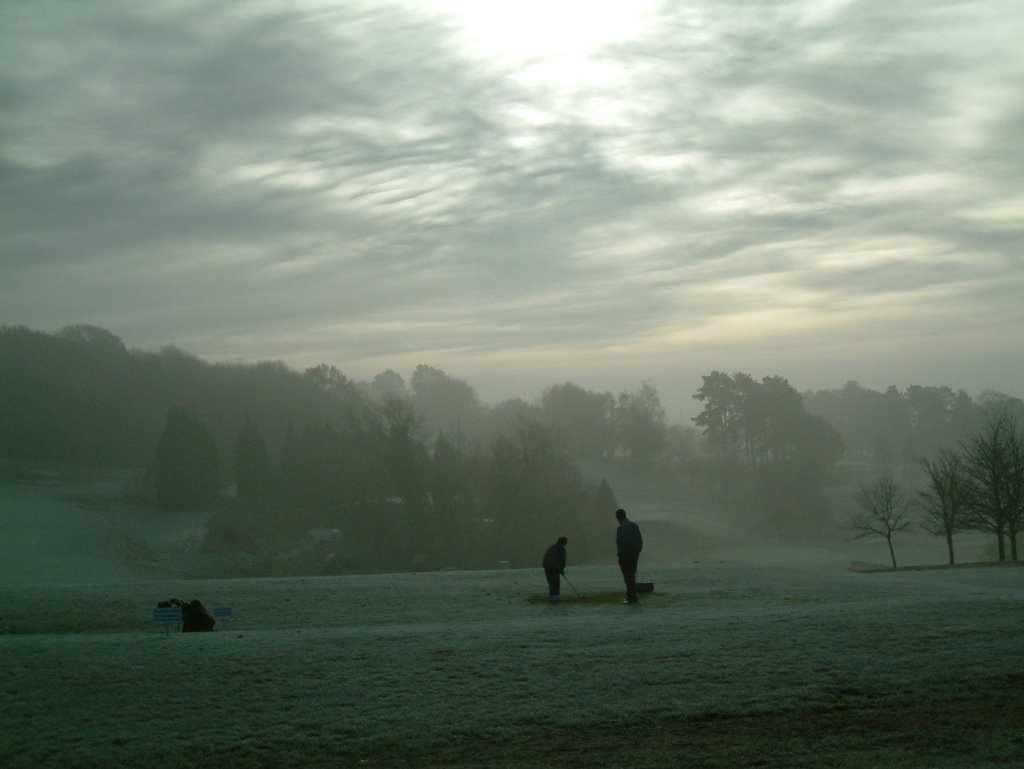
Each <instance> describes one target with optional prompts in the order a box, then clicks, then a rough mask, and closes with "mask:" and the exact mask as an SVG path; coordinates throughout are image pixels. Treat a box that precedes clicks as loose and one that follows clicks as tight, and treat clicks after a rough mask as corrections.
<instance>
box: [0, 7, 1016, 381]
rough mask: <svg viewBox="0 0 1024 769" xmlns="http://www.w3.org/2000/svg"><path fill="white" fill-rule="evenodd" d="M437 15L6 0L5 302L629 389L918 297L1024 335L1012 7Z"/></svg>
mask: <svg viewBox="0 0 1024 769" xmlns="http://www.w3.org/2000/svg"><path fill="white" fill-rule="evenodd" d="M452 8H453V6H448V5H446V4H444V3H441V4H436V3H435V4H431V5H429V6H428V5H424V4H421V3H414V2H369V1H368V2H362V3H360V2H356V3H332V2H320V1H317V2H314V1H313V0H307V2H302V3H284V2H281V3H261V4H246V3H238V4H225V3H212V2H191V3H175V4H172V5H170V6H163V5H156V6H154V5H150V4H141V5H140V4H138V3H134V2H115V1H114V0H102V1H101V2H96V3H89V4H81V3H72V2H40V3H34V4H31V5H29V4H23V5H15V6H12V7H8V8H5V9H4V10H3V11H2V12H0V13H2V14H3V16H2V18H0V22H2V23H0V73H2V74H0V98H2V99H3V100H4V103H5V104H7V105H8V109H7V110H5V120H4V121H3V123H2V125H0V202H2V204H3V205H2V206H0V227H2V230H3V232H4V233H5V234H4V236H3V238H2V240H0V263H2V264H3V266H4V269H5V272H6V274H7V276H8V278H7V280H5V282H4V287H3V288H0V298H2V302H0V306H3V307H4V311H3V313H2V317H0V322H5V323H22V324H28V325H33V326H37V327H43V328H56V327H60V326H62V325H65V324H67V323H73V322H78V321H87V322H92V323H96V324H97V325H103V326H106V327H109V328H111V330H113V331H114V332H115V333H118V334H120V335H122V336H124V337H125V338H126V339H127V340H128V341H129V342H130V343H131V344H134V345H139V346H159V345H160V344H164V343H167V342H173V343H175V344H178V345H179V346H181V347H183V348H185V349H189V350H190V351H193V352H196V353H197V354H200V355H204V356H214V357H229V358H231V357H244V358H250V359H251V358H284V359H286V360H289V361H290V362H295V363H297V364H300V365H304V364H309V365H311V364H312V363H313V362H317V361H319V360H322V361H328V362H331V363H335V364H337V365H339V367H341V368H342V369H346V368H347V367H349V366H355V367H357V368H359V367H362V368H367V367H370V366H374V365H379V366H380V368H386V367H388V366H392V367H396V366H397V365H398V364H397V363H389V362H388V361H396V362H397V361H407V360H414V359H415V356H417V355H422V356H423V358H422V360H419V361H416V362H427V363H430V364H432V365H442V366H443V365H446V364H447V363H457V364H459V365H465V366H469V367H473V366H474V362H476V364H475V365H476V368H477V370H479V371H481V372H483V371H484V369H485V368H487V369H493V368H494V367H498V368H500V367H501V365H502V363H501V362H502V361H503V360H504V361H506V363H507V365H509V366H515V367H517V368H518V369H522V367H523V366H524V361H529V360H531V359H532V360H536V361H542V362H543V361H546V362H547V363H543V364H542V363H538V364H537V367H538V368H539V369H543V368H544V367H545V366H546V365H549V364H550V363H551V361H558V360H561V361H566V362H568V361H572V362H577V363H578V364H579V365H580V366H584V367H588V370H595V371H596V367H598V366H599V365H604V367H605V369H606V371H607V372H610V373H609V374H608V375H609V376H610V377H618V376H620V370H621V369H628V370H629V371H631V372H637V373H636V379H637V380H639V379H640V378H650V377H645V374H644V373H643V372H645V371H647V370H648V369H647V368H644V367H645V366H649V367H650V368H649V370H650V371H652V372H653V371H666V370H667V364H666V361H667V360H669V359H670V358H671V357H672V356H680V357H685V356H688V355H691V354H692V357H693V358H694V359H697V358H701V356H703V355H704V352H703V351H705V350H707V349H710V348H713V347H714V346H715V345H718V346H719V348H720V349H722V350H728V351H731V352H732V353H733V354H735V355H736V359H737V360H743V359H744V356H745V355H748V352H745V351H746V350H751V352H749V355H750V356H751V358H755V357H757V355H758V354H759V353H755V352H753V351H752V350H753V348H752V347H750V346H757V345H760V346H761V347H762V349H769V348H770V349H777V350H783V351H788V352H787V353H786V354H787V355H790V357H789V358H785V357H783V358H782V359H780V363H779V368H780V369H784V368H785V367H786V366H792V367H793V368H794V369H796V368H803V370H807V368H808V366H809V364H808V357H810V358H811V359H813V358H814V357H815V354H814V353H813V352H811V350H813V347H814V344H815V341H814V340H815V339H816V340H817V344H818V345H819V346H820V347H821V348H822V349H828V348H829V341H828V339H826V338H824V337H823V336H820V335H819V336H816V335H815V334H814V332H813V328H823V329H826V328H827V330H828V331H829V333H840V332H841V333H843V334H844V335H846V336H848V337H849V338H850V339H852V340H854V341H856V340H857V339H858V335H862V336H861V337H860V339H861V342H857V343H858V344H860V345H861V346H862V347H865V348H866V347H870V342H869V341H865V340H870V339H873V338H875V337H876V335H877V333H878V328H879V325H880V324H881V325H886V324H888V325H889V326H890V327H891V328H892V331H891V333H893V334H894V335H895V336H896V338H898V339H901V340H902V342H903V344H904V345H913V344H915V343H916V340H921V339H923V337H922V334H923V330H922V328H921V324H919V323H917V322H916V321H914V319H915V318H927V319H928V322H929V323H931V324H933V327H934V328H935V329H942V328H947V329H948V331H949V333H950V334H951V335H953V332H954V330H955V331H957V334H956V335H955V336H956V338H957V339H959V338H960V336H959V331H960V330H962V328H963V327H964V324H965V323H966V324H967V326H969V327H976V328H977V329H978V331H977V333H978V334H982V333H984V334H985V335H987V336H986V342H985V345H991V346H993V347H994V348H995V349H997V350H1007V349H1011V348H1012V347H1013V345H1014V344H1017V345H1018V347H1019V329H1020V328H1021V323H1020V321H1021V311H1020V309H1019V299H1017V298H1016V297H1019V289H1020V288H1022V287H1024V286H1022V283H1024V276H1022V273H1024V271H1022V270H1021V261H1020V259H1021V258H1020V245H1021V243H1022V241H1024V238H1022V234H1024V233H1022V230H1024V217H1022V214H1024V198H1022V197H1021V195H1020V192H1019V179H1020V175H1021V172H1022V171H1024V168H1022V166H1024V152H1022V150H1021V148H1020V142H1019V127H1020V125H1021V119H1022V116H1024V94H1022V93H1021V91H1020V89H1019V83H1020V81H1021V79H1022V77H1024V55H1022V54H1021V53H1020V52H1019V46H1018V45H1017V43H1016V41H1017V40H1018V39H1019V38H1020V35H1019V34H1017V33H1019V32H1024V29H1021V27H1022V23H1021V22H1020V21H1019V20H1018V19H1019V15H1017V14H1014V13H1013V9H1012V6H1011V5H1010V4H1003V3H991V4H983V5H981V4H976V3H969V2H945V3H936V4H929V5H927V6H921V5H916V4H911V5H908V4H891V5H889V6H885V7H882V6H876V5H871V6H869V7H865V6H864V5H862V4H857V3H846V2H834V3H827V4H821V3H797V4H764V3H749V2H732V3H719V2H715V3H712V2H707V3H686V4H675V3H665V4H663V5H661V6H659V7H658V8H657V9H656V10H655V9H654V6H651V7H650V8H646V9H645V10H646V11H648V15H645V16H642V17H641V16H636V17H635V18H634V17H631V18H630V21H629V24H628V25H626V24H625V21H623V22H622V23H621V25H620V26H621V27H622V31H621V34H612V32H611V31H608V30H611V29H613V28H612V27H608V26H607V25H605V26H602V25H601V24H599V23H597V21H595V22H594V24H593V25H591V27H592V28H588V30H589V32H591V33H593V34H597V33H601V34H605V35H606V36H607V37H608V42H607V44H606V45H605V46H604V47H601V48H599V47H597V46H596V44H593V43H587V44H586V45H584V44H583V43H581V42H576V43H573V46H572V56H571V57H568V56H567V57H561V58H560V57H559V56H558V55H557V50H556V49H555V48H553V47H552V45H553V44H552V41H551V39H547V42H546V43H545V45H546V46H547V48H545V49H544V50H532V51H526V52H524V56H526V57H527V58H524V59H523V60H522V61H519V62H517V60H516V59H515V58H514V56H512V55H511V53H510V50H511V49H509V48H508V46H512V45H513V44H514V43H515V39H514V38H507V39H506V40H505V41H504V42H503V43H502V46H504V48H502V49H501V50H497V49H496V50H495V53H494V56H493V57H492V58H489V57H488V54H487V48H486V46H485V45H484V44H485V43H487V39H485V38H484V37H480V38H478V39H476V40H473V39H470V38H467V34H471V32H472V30H473V29H474V28H475V29H477V30H481V29H486V30H487V34H488V35H491V36H494V35H499V34H500V32H501V28H500V26H495V25H491V26H484V27H481V26H480V25H481V24H482V20H481V18H477V19H476V20H475V21H473V19H469V17H465V18H464V19H463V22H465V23H462V22H460V20H459V19H458V18H455V17H452V16H449V15H446V13H448V12H451V11H452ZM456 10H457V9H456ZM525 12H526V11H524V13H525ZM477 13H479V11H477ZM525 18H526V17H524V19H525ZM466 19H469V21H466ZM470 22H473V23H475V24H476V27H474V26H473V24H471V23H470ZM510 23H511V22H510ZM520 23H525V22H524V21H523V20H520ZM567 29H568V28H567ZM627 29H628V34H627V32H626V31H625V30H627ZM494 39H495V40H496V39H497V38H494ZM491 43H494V40H492V41H491ZM566 46H567V48H568V47H570V46H569V41H568V40H567V41H566ZM531 56H532V57H533V58H529V57H531ZM538 57H539V58H538ZM545 57H548V58H545ZM567 62H568V63H571V64H572V65H573V66H575V67H577V69H575V70H573V71H572V72H570V71H568V70H565V71H563V72H561V73H559V71H558V70H557V67H558V66H565V65H566V64H567ZM584 65H585V66H584ZM573 72H574V73H575V74H573ZM986 317H987V318H989V319H991V318H993V317H995V318H1001V319H1002V321H1001V322H1000V321H998V320H997V321H991V320H989V321H983V320H982V319H983V318H986ZM944 318H949V319H952V320H948V321H944V320H943V319H944ZM951 324H957V325H951ZM839 326H841V328H837V327H839ZM809 329H810V330H809ZM901 329H902V330H901ZM921 344H922V345H926V346H927V345H931V344H932V343H931V341H929V340H928V339H924V341H921ZM960 344H962V345H968V344H969V343H968V342H966V341H965V342H962V343H960ZM744 345H746V346H747V347H744ZM794 350H797V351H798V352H794ZM947 352H948V351H947ZM887 354H888V353H885V354H882V353H880V356H881V358H884V356H885V355H887ZM995 354H996V353H993V355H995ZM434 355H436V356H437V357H436V358H434V357H431V356H434ZM531 356H532V357H531ZM644 356H647V357H646V358H644ZM818 357H819V358H820V355H818ZM701 360H703V358H701ZM595 361H604V362H603V364H599V363H597V362H595ZM883 363H884V360H882V361H881V362H879V363H878V366H879V367H880V366H882V365H883ZM695 365H698V364H696V363H695ZM1001 365H1002V364H1000V366H1001ZM723 367H724V368H727V369H730V368H734V366H731V365H724V366H723ZM932 370H934V367H933V369H932ZM1000 370H1003V369H1002V368H1001V369H1000ZM355 373H357V374H363V375H365V374H367V373H372V372H366V371H361V370H360V371H357V372H355ZM698 373H699V372H698ZM773 373H774V372H773ZM780 373H784V374H785V373H786V371H784V370H780ZM856 375H857V372H856V371H850V372H848V373H847V374H846V375H845V376H844V381H845V378H853V377H856ZM651 376H653V374H652V375H651ZM495 378H498V379H500V376H498V377H495ZM952 384H956V383H955V382H953V383H952ZM993 386H1003V387H1006V385H1005V384H1003V385H999V384H998V383H993Z"/></svg>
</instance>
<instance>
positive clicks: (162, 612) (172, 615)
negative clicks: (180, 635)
mask: <svg viewBox="0 0 1024 769" xmlns="http://www.w3.org/2000/svg"><path fill="white" fill-rule="evenodd" d="M153 624H154V625H165V626H166V627H167V635H170V634H171V625H177V626H178V629H179V630H180V629H181V607H179V606H158V607H157V608H155V609H153Z"/></svg>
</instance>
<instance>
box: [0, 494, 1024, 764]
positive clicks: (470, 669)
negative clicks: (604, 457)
mask: <svg viewBox="0 0 1024 769" xmlns="http://www.w3.org/2000/svg"><path fill="white" fill-rule="evenodd" d="M0 491H3V493H2V494H0V534H2V535H3V543H4V547H5V552H6V554H7V555H8V556H9V557H5V558H4V559H2V561H0V660H2V661H3V666H2V668H0V766H2V767H5V768H8V767H9V768H10V769H23V768H26V767H32V768H33V769H35V768H36V767H59V768H60V769H65V768H68V769H74V768H76V767H108V766H109V767H138V766H159V767H161V768H162V769H176V768H177V767H182V768H184V767H200V768H203V767H240V768H241V767H245V768H249V767H274V768H275V769H292V768H295V769H298V767H323V768H325V769H326V768H327V767H434V768H437V769H440V768H441V767H451V768H454V769H458V768H459V767H481V768H482V767H499V768H501V767H505V768H506V769H514V768H515V769H518V768H520V767H594V768H597V769H601V768H611V767H722V768H723V769H724V768H725V767H748V766H749V767H829V768H830V769H833V768H834V769H845V768H850V769H852V768H853V767H857V768H860V767H863V768H864V769H867V768H868V767H872V768H875V767H907V768H915V769H916V768H920V769H925V768H927V769H944V768H949V769H952V768H953V767H956V768H958V769H959V768H963V769H968V768H970V769H980V768H983V767H1020V766H1024V706H1022V704H1021V703H1022V697H1021V693H1022V686H1024V658H1022V650H1024V570H1022V569H1020V568H1018V567H1016V566H1013V565H1006V566H1000V567H996V568H970V567H965V568H957V569H921V570H906V571H896V572H893V571H873V572H855V571H852V570H851V569H850V556H851V555H856V556H857V558H858V559H863V557H864V552H865V551H863V550H857V551H853V550H849V549H848V548H845V546H840V545H838V544H836V543H822V544H820V545H819V546H817V547H811V546H809V545H807V544H803V545H801V546H799V547H798V546H796V545H789V546H781V545H776V546H772V547H769V546H767V545H765V546H762V547H760V548H759V547H757V546H756V545H755V544H753V543H749V542H748V543H746V544H745V545H744V546H743V548H739V549H738V548H735V547H731V548H727V547H722V548H721V549H720V550H719V551H718V552H717V553H711V552H708V553H705V554H703V555H702V557H700V558H687V559H683V558H673V554H674V553H678V552H679V550H678V549H676V545H673V546H672V547H667V546H666V542H652V543H651V544H652V547H651V548H650V553H649V554H645V559H644V560H642V576H643V577H644V578H646V579H650V580H652V581H653V582H654V583H655V592H654V593H653V594H650V595H645V596H643V597H642V601H641V604H640V606H638V607H630V606H623V605H622V603H621V599H622V594H621V579H620V577H619V575H618V573H617V571H616V569H615V567H613V566H584V567H574V566H573V564H572V561H571V557H570V568H569V570H568V573H569V575H570V577H571V579H572V582H573V584H574V585H575V586H576V588H577V589H578V590H579V593H580V595H579V596H577V595H576V594H575V593H574V592H573V591H572V590H570V589H568V588H567V589H565V590H564V591H563V593H564V598H565V600H564V601H563V602H562V603H561V604H559V605H550V604H549V603H548V602H547V601H546V599H545V597H544V594H545V583H544V579H543V575H542V573H541V571H540V569H539V568H530V569H507V570H494V571H476V572H441V573H434V574H426V573H424V574H375V575H361V576H359V575H352V576H338V577H309V578H248V577H245V578H242V577H237V578H232V579H225V578H216V579H214V578H206V577H203V576H201V575H202V573H203V569H209V568H211V567H210V565H209V564H207V565H206V566H205V567H203V568H202V569H201V568H200V565H201V564H200V563H199V561H196V562H194V563H193V564H192V565H191V566H190V572H191V573H192V574H193V578H191V579H180V578H179V576H178V575H177V573H176V571H175V570H174V569H165V568H161V564H165V563H168V561H167V559H166V558H164V556H163V555H162V554H166V553H167V552H169V551H168V550H167V547H170V545H167V544H166V543H170V542H179V543H180V541H181V539H182V537H183V536H185V535H188V534H189V532H190V531H191V530H192V529H193V528H194V527H195V526H196V525H197V521H196V520H193V519H192V518H190V517H187V516H186V517H183V518H178V519H175V521H176V523H175V526H177V527H178V528H175V526H172V524H171V523H170V522H169V521H167V520H164V519H160V518H152V519H149V518H147V517H146V514H145V513H144V512H142V511H118V510H116V509H106V508H105V507H104V505H102V504H99V505H97V504H95V503H94V502H90V503H89V504H86V505H83V504H82V503H81V501H80V500H79V501H78V502H75V503H70V502H66V501H63V502H62V501H61V500H64V499H65V497H63V496H59V495H58V496H55V495H54V494H53V493H49V492H48V493H43V492H42V491H40V490H39V489H36V488H21V487H18V488H10V487H8V488H7V489H4V490H0ZM641 520H642V519H641ZM126 526H127V527H128V528H127V529H126V528H125V527H126ZM656 530H657V529H656V527H653V526H652V527H650V531H651V532H652V533H653V532H654V531H656ZM126 531H127V532H128V533H127V535H126V533H125V532H126ZM126 536H127V541H128V542H132V543H135V544H136V547H135V548H134V550H133V549H126V548H125V547H124V542H125V541H126ZM926 544H927V546H928V547H932V546H934V545H933V543H926ZM684 546H685V542H681V543H679V547H684ZM659 547H660V548H661V551H660V553H659ZM936 550H937V552H941V548H936ZM136 551H139V552H136ZM140 553H141V555H140ZM181 557H182V558H183V559H186V560H187V557H192V556H191V555H189V554H187V553H184V552H183V553H182V555H181ZM918 558H919V559H920V554H918ZM197 575H198V576H197ZM170 597H180V598H183V599H191V598H194V597H197V598H200V599H201V600H203V602H204V603H205V604H206V605H207V606H208V607H211V608H213V607H231V608H232V610H233V616H232V617H231V618H230V619H227V620H223V621H221V622H219V623H218V625H217V627H216V628H215V630H214V631H213V632H212V633H206V634H180V633H170V634H169V633H167V632H166V629H165V628H163V627H161V626H157V625H154V624H152V622H151V617H152V609H153V608H154V606H155V604H156V603H157V602H158V601H160V600H163V599H166V598H170Z"/></svg>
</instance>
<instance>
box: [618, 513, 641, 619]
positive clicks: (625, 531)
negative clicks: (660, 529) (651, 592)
mask: <svg viewBox="0 0 1024 769" xmlns="http://www.w3.org/2000/svg"><path fill="white" fill-rule="evenodd" d="M615 517H616V518H617V519H618V521H619V528H618V529H616V531H615V549H616V551H617V552H618V555H619V569H621V570H622V579H623V581H624V582H625V583H626V600H625V603H638V602H639V598H638V597H637V594H636V564H637V561H639V560H640V551H641V550H643V549H644V538H643V537H642V536H641V534H640V527H639V526H637V525H636V524H635V523H633V522H632V521H631V520H629V518H627V517H626V511H625V510H623V509H622V508H621V507H620V508H619V509H618V510H616V511H615Z"/></svg>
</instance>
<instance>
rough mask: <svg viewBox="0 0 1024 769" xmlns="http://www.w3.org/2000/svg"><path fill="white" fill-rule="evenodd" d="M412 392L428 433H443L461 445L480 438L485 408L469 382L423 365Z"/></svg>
mask: <svg viewBox="0 0 1024 769" xmlns="http://www.w3.org/2000/svg"><path fill="white" fill-rule="evenodd" d="M409 388H410V390H411V391H412V402H413V405H414V406H415V408H416V412H417V414H419V416H420V417H421V418H422V419H423V428H424V430H425V431H426V432H427V433H429V434H431V435H436V434H437V433H441V432H443V433H445V434H446V435H448V436H451V437H452V438H453V439H454V440H455V442H456V443H457V444H458V443H461V442H462V441H463V440H464V439H465V438H467V437H474V438H475V437H479V433H480V432H481V430H482V426H483V408H482V407H481V405H480V399H479V397H478V396H477V393H476V390H474V389H473V388H472V387H471V386H470V385H469V383H468V382H465V381H463V380H461V379H456V378H455V377H451V376H448V374H446V373H445V372H444V371H441V370H440V369H436V368H433V367H431V366H426V365H423V364H420V365H418V366H417V367H416V370H415V371H413V374H412V376H411V377H410V379H409Z"/></svg>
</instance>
